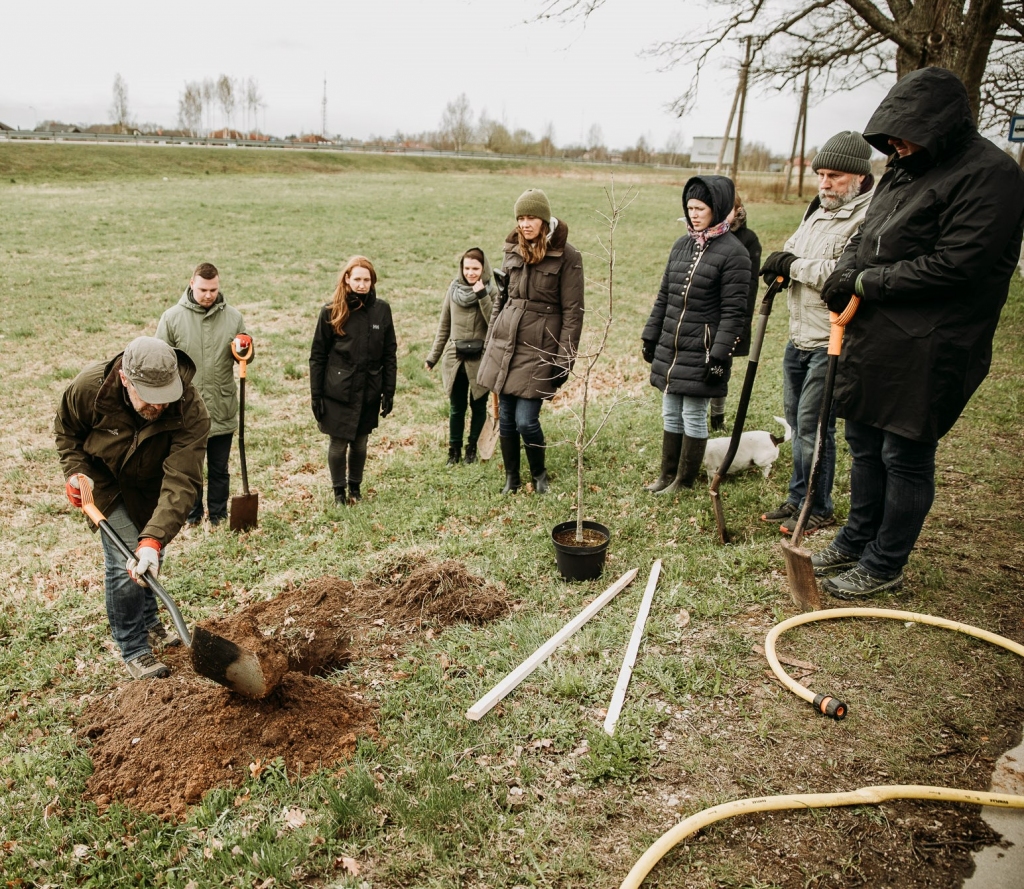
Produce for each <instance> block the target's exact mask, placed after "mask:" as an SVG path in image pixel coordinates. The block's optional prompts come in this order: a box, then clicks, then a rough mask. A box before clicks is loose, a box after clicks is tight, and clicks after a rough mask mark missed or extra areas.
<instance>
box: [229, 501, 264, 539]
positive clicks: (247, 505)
mask: <svg viewBox="0 0 1024 889" xmlns="http://www.w3.org/2000/svg"><path fill="white" fill-rule="evenodd" d="M259 505H260V495H259V494H256V493H252V494H237V495H235V496H234V497H232V498H231V514H230V517H229V522H230V526H231V530H232V531H250V530H252V529H253V528H255V527H256V513H257V511H258V510H259Z"/></svg>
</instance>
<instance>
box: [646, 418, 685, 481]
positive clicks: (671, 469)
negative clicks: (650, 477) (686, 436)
mask: <svg viewBox="0 0 1024 889" xmlns="http://www.w3.org/2000/svg"><path fill="white" fill-rule="evenodd" d="M682 450H683V433H682V432H668V431H666V430H663V431H662V433H661V475H659V476H658V477H657V478H656V479H655V480H654V481H653V482H651V483H650V484H649V485H645V486H644V487H646V488H647V490H648V491H651V492H653V493H655V494H657V493H658V491H661V490H662V489H664V488H667V487H668V486H669V485H670V484H672V482H673V481H675V477H676V467H677V466H678V465H679V455H680V454H681V453H682Z"/></svg>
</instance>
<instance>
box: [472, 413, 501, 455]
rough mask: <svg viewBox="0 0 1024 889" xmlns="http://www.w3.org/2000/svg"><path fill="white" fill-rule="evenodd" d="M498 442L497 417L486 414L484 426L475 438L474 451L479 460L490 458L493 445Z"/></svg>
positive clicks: (492, 453) (492, 452)
mask: <svg viewBox="0 0 1024 889" xmlns="http://www.w3.org/2000/svg"><path fill="white" fill-rule="evenodd" d="M497 443H498V418H497V417H492V416H491V415H490V414H488V415H487V419H486V420H485V421H484V428H483V430H482V431H481V432H480V438H479V439H477V445H476V452H477V455H478V456H479V457H480V459H481V460H490V459H491V457H493V456H494V446H495V445H496V444H497Z"/></svg>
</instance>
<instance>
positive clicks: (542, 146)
mask: <svg viewBox="0 0 1024 889" xmlns="http://www.w3.org/2000/svg"><path fill="white" fill-rule="evenodd" d="M537 150H538V151H540V153H541V156H542V157H554V156H555V155H556V154H557V153H558V146H556V145H555V125H554V124H553V123H551V122H550V121H548V125H547V126H546V127H544V135H543V136H541V137H540V142H539V143H538V144H537Z"/></svg>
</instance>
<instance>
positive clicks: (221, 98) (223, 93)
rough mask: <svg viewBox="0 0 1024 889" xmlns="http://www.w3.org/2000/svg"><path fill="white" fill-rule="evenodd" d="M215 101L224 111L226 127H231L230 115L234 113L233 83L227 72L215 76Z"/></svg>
mask: <svg viewBox="0 0 1024 889" xmlns="http://www.w3.org/2000/svg"><path fill="white" fill-rule="evenodd" d="M217 102H218V103H220V107H221V111H223V112H224V120H225V122H226V124H227V128H228V129H229V130H230V129H231V115H232V114H234V113H235V85H234V82H233V81H232V80H231V78H230V77H228V76H227V74H221V76H220V77H218V78H217Z"/></svg>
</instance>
